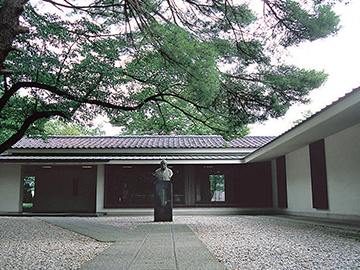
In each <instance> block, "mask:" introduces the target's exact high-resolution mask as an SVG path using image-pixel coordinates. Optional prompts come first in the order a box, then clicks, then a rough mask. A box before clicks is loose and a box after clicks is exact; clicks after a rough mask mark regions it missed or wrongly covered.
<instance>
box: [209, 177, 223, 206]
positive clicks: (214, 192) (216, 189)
mask: <svg viewBox="0 0 360 270" xmlns="http://www.w3.org/2000/svg"><path fill="white" fill-rule="evenodd" d="M209 182H210V194H211V201H212V202H225V175H209Z"/></svg>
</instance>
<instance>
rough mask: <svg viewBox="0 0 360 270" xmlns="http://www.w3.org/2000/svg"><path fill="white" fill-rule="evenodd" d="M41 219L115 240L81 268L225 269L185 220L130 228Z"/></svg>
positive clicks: (65, 219)
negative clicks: (177, 222)
mask: <svg viewBox="0 0 360 270" xmlns="http://www.w3.org/2000/svg"><path fill="white" fill-rule="evenodd" d="M41 219H42V220H44V221H46V222H49V223H51V224H54V225H56V226H59V227H62V228H65V229H68V230H71V231H74V232H77V233H80V234H83V235H86V236H89V237H91V238H94V239H96V240H98V241H102V242H113V244H112V245H111V246H110V247H109V248H108V249H106V250H105V251H104V252H102V253H101V254H100V255H98V256H96V257H95V258H93V259H92V260H91V261H89V262H87V263H86V264H84V265H83V266H82V267H81V269H158V270H161V269H176V270H178V269H224V267H223V266H222V264H221V263H220V262H218V261H217V260H216V258H215V257H214V256H213V255H212V254H211V253H210V252H209V250H208V249H207V247H206V246H205V245H204V244H203V243H202V242H201V241H200V240H199V239H198V238H197V236H196V235H195V234H194V233H193V232H192V231H191V229H190V228H189V227H188V226H187V225H185V224H172V223H152V224H151V223H149V224H141V225H139V226H137V227H135V228H133V229H128V228H121V227H115V226H109V225H102V224H96V223H92V222H89V221H84V220H81V219H74V218H65V217H42V218H41Z"/></svg>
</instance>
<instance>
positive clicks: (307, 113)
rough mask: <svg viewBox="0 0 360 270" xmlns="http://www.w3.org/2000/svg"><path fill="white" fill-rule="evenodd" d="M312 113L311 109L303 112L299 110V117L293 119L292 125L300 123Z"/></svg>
mask: <svg viewBox="0 0 360 270" xmlns="http://www.w3.org/2000/svg"><path fill="white" fill-rule="evenodd" d="M313 114H314V113H313V112H312V111H311V110H307V111H304V112H301V116H302V117H301V118H300V119H297V120H295V121H293V124H294V125H297V124H300V123H301V122H303V121H305V120H306V119H308V118H309V117H311V116H312V115H313Z"/></svg>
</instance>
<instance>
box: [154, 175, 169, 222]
mask: <svg viewBox="0 0 360 270" xmlns="http://www.w3.org/2000/svg"><path fill="white" fill-rule="evenodd" d="M172 197H173V190H172V183H171V182H168V181H160V180H157V181H155V185H154V221H155V222H156V221H172V219H173V218H172V216H173V215H172V209H173V202H172Z"/></svg>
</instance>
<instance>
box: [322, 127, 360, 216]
mask: <svg viewBox="0 0 360 270" xmlns="http://www.w3.org/2000/svg"><path fill="white" fill-rule="evenodd" d="M325 147H326V151H325V154H326V163H327V164H326V165H327V166H326V167H327V177H328V192H329V208H330V211H331V213H334V214H342V215H358V216H360V124H358V125H356V126H353V127H351V128H349V129H346V130H344V131H342V132H339V133H337V134H335V135H333V136H330V137H328V138H326V139H325Z"/></svg>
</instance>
